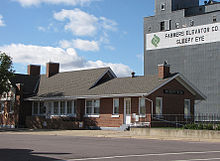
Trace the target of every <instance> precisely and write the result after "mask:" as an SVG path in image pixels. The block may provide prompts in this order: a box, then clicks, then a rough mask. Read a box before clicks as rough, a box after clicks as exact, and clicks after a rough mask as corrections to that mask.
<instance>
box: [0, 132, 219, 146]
mask: <svg viewBox="0 0 220 161" xmlns="http://www.w3.org/2000/svg"><path fill="white" fill-rule="evenodd" d="M1 133H4V134H14V135H23V134H26V135H53V136H83V137H103V138H127V139H128V138H130V139H156V140H178V141H193V142H194V141H195V142H219V143H220V139H200V138H189V137H188V138H180V137H172V138H171V137H163V136H144V135H135V134H134V133H133V132H132V131H107V130H45V129H40V130H33V129H0V135H1Z"/></svg>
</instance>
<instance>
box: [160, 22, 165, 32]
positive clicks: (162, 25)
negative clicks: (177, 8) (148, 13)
mask: <svg viewBox="0 0 220 161" xmlns="http://www.w3.org/2000/svg"><path fill="white" fill-rule="evenodd" d="M164 30H165V22H164V21H163V22H160V31H164Z"/></svg>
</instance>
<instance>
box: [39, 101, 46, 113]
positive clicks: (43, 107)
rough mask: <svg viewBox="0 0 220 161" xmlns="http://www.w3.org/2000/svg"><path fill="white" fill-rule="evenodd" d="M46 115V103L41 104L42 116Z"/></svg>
mask: <svg viewBox="0 0 220 161" xmlns="http://www.w3.org/2000/svg"><path fill="white" fill-rule="evenodd" d="M45 113H46V107H45V106H44V102H40V114H41V115H42V114H45Z"/></svg>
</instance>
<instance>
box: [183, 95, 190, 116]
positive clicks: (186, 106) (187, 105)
mask: <svg viewBox="0 0 220 161" xmlns="http://www.w3.org/2000/svg"><path fill="white" fill-rule="evenodd" d="M184 117H185V118H189V117H190V99H185V100H184Z"/></svg>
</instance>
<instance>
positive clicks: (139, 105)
mask: <svg viewBox="0 0 220 161" xmlns="http://www.w3.org/2000/svg"><path fill="white" fill-rule="evenodd" d="M141 99H144V101H145V98H144V97H141V98H139V103H138V113H139V117H140V118H145V117H146V114H141ZM145 108H146V101H145Z"/></svg>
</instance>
